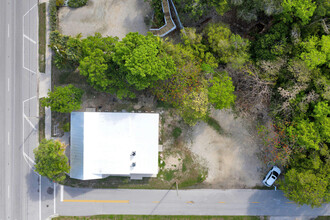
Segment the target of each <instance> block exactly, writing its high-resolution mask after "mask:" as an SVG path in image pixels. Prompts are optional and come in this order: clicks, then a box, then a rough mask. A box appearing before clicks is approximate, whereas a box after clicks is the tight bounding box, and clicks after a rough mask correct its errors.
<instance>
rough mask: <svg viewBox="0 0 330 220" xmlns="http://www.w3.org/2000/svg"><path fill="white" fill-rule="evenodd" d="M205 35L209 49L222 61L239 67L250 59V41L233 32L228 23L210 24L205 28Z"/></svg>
mask: <svg viewBox="0 0 330 220" xmlns="http://www.w3.org/2000/svg"><path fill="white" fill-rule="evenodd" d="M204 36H205V38H206V42H207V45H208V47H209V49H210V50H211V51H212V52H213V53H214V54H215V55H216V56H217V58H218V59H219V61H220V62H221V63H224V64H226V63H230V64H231V66H232V67H234V68H239V67H241V66H243V64H244V63H245V62H246V61H247V60H248V59H249V55H248V53H247V50H248V48H249V41H248V40H245V39H243V38H241V37H240V36H239V35H235V34H232V33H231V31H230V29H229V27H227V26H226V25H224V24H221V23H218V24H210V25H208V26H207V27H206V29H205V30H204Z"/></svg>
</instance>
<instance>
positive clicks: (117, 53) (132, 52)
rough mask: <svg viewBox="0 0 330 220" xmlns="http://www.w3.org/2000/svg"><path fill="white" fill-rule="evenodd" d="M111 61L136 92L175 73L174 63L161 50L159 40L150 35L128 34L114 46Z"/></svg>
mask: <svg viewBox="0 0 330 220" xmlns="http://www.w3.org/2000/svg"><path fill="white" fill-rule="evenodd" d="M112 59H113V61H114V62H115V63H116V64H117V65H118V66H119V71H120V73H121V74H124V75H125V79H126V81H127V83H128V84H129V85H132V86H134V87H135V88H136V89H137V90H143V89H146V88H148V87H150V86H151V85H152V84H153V82H156V81H158V80H164V79H167V78H168V77H170V76H171V75H172V74H174V73H175V71H176V69H175V65H174V61H173V60H172V58H171V57H170V56H168V55H167V54H166V53H165V52H164V50H163V47H162V42H161V39H160V38H159V37H156V36H154V35H152V34H151V33H148V35H147V36H144V35H141V34H138V33H137V32H136V33H128V34H127V35H126V37H124V38H123V39H122V41H120V42H118V43H117V44H116V46H115V49H114V53H113V54H112Z"/></svg>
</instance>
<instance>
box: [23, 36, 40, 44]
mask: <svg viewBox="0 0 330 220" xmlns="http://www.w3.org/2000/svg"><path fill="white" fill-rule="evenodd" d="M23 37H25V38H26V39H28V40H29V41H31V42H32V43H34V44H37V42H35V41H34V40H32V39H31V38H29V37H28V36H26V35H25V34H23Z"/></svg>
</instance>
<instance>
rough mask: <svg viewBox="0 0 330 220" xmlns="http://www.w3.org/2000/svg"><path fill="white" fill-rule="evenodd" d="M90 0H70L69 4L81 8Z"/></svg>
mask: <svg viewBox="0 0 330 220" xmlns="http://www.w3.org/2000/svg"><path fill="white" fill-rule="evenodd" d="M87 2H88V0H69V1H68V6H69V7H71V8H79V7H82V6H84V5H86V4H87Z"/></svg>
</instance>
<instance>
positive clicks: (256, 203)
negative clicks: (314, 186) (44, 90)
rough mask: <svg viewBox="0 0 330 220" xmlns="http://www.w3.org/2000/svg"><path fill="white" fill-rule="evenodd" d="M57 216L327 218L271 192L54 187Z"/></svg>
mask: <svg viewBox="0 0 330 220" xmlns="http://www.w3.org/2000/svg"><path fill="white" fill-rule="evenodd" d="M56 201H57V204H56V207H57V210H58V212H57V213H58V214H59V215H76V216H82V215H96V214H140V215H268V216H314V217H315V216H318V215H330V204H324V205H323V207H322V208H314V209H312V208H310V207H309V206H306V205H304V206H301V207H299V206H297V205H296V204H294V203H292V202H291V201H289V200H288V199H286V198H285V197H284V195H283V193H282V192H281V191H274V190H244V189H243V190H234V189H233V190H215V189H203V190H179V191H178V192H177V191H176V190H128V189H77V188H71V187H63V188H62V187H58V192H57V200H56Z"/></svg>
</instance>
